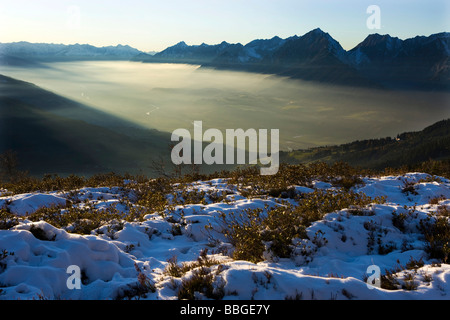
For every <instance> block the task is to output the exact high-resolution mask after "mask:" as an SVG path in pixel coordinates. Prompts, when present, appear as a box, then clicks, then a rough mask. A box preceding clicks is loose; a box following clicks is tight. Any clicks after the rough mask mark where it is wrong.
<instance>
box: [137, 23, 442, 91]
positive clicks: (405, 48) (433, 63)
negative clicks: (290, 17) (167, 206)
mask: <svg viewBox="0 0 450 320" xmlns="http://www.w3.org/2000/svg"><path fill="white" fill-rule="evenodd" d="M449 48H450V33H447V32H444V33H439V34H434V35H431V36H429V37H425V36H420V37H419V36H418V37H415V38H411V39H406V40H400V39H399V38H395V37H391V36H390V35H379V34H373V35H369V36H368V37H367V38H366V39H365V40H364V41H363V42H361V43H360V44H358V45H357V46H356V47H355V48H353V49H351V50H349V51H346V50H344V49H343V48H342V46H341V45H340V44H339V42H338V41H336V40H335V39H333V37H331V36H330V35H329V34H328V33H326V32H324V31H322V30H321V29H319V28H317V29H314V30H312V31H310V32H308V33H306V34H305V35H303V36H300V37H299V36H292V37H290V38H287V39H281V38H279V37H274V38H272V39H266V40H262V39H259V40H254V41H251V42H250V43H248V44H246V45H242V44H240V43H237V44H229V43H226V42H222V43H221V44H219V45H212V46H210V45H207V44H202V45H200V46H189V45H187V44H186V43H185V42H180V43H178V44H177V45H175V46H172V47H169V48H167V49H166V50H164V51H162V52H160V53H157V54H155V55H154V56H149V55H146V56H141V57H140V58H137V59H136V58H135V59H134V60H138V61H143V62H170V63H194V64H199V65H201V66H202V67H208V68H215V69H225V70H239V71H249V72H258V73H267V74H276V75H281V76H287V77H291V78H296V79H303V80H313V81H320V82H325V83H331V84H348V85H357V86H370V87H379V88H393V89H439V90H448V89H450V61H449V56H450V50H449Z"/></svg>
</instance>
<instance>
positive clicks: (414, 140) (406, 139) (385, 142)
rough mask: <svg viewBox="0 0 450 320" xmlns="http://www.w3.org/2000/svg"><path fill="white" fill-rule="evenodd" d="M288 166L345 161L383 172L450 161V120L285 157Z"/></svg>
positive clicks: (298, 152)
mask: <svg viewBox="0 0 450 320" xmlns="http://www.w3.org/2000/svg"><path fill="white" fill-rule="evenodd" d="M282 158H283V159H284V160H285V161H288V162H301V163H308V162H314V161H325V162H329V163H332V162H335V161H344V162H348V163H349V164H351V165H355V166H361V167H364V168H372V169H383V168H385V167H400V166H404V165H415V164H418V163H420V162H423V161H428V160H443V159H450V119H448V120H442V121H439V122H437V123H435V124H433V125H431V126H429V127H427V128H425V129H424V130H422V131H419V132H407V133H402V134H399V135H398V136H397V137H396V138H391V137H387V138H384V139H371V140H363V141H355V142H352V143H348V144H343V145H339V146H327V147H318V148H311V149H307V150H296V151H293V152H290V153H283V154H282Z"/></svg>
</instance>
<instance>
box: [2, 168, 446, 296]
mask: <svg viewBox="0 0 450 320" xmlns="http://www.w3.org/2000/svg"><path fill="white" fill-rule="evenodd" d="M405 181H408V182H411V183H415V191H416V193H414V194H413V193H406V192H403V191H402V188H403V187H404V183H405ZM363 182H364V183H363V184H362V185H359V186H356V187H354V191H355V192H364V193H365V194H366V195H368V196H370V197H372V198H374V197H380V196H383V197H385V198H386V202H385V203H383V204H372V205H369V206H368V207H367V208H366V210H365V211H364V212H363V213H359V214H353V213H352V211H351V208H348V209H343V210H340V211H337V212H330V213H328V214H326V215H325V216H324V218H323V219H322V220H319V221H316V222H314V223H313V224H312V225H311V226H310V227H309V228H307V230H306V232H307V234H308V237H309V239H296V240H295V241H296V244H297V246H296V249H295V250H294V252H293V255H292V257H291V258H277V257H273V256H272V255H271V254H270V252H266V254H265V257H266V260H265V261H262V262H259V263H252V262H248V261H239V260H233V259H232V258H231V257H229V256H227V255H225V254H224V253H223V251H222V250H219V249H224V248H229V249H230V248H232V246H231V244H229V243H227V240H226V239H225V238H224V237H223V236H222V237H221V235H219V234H214V235H215V236H216V238H215V239H216V240H217V241H218V242H220V241H222V242H221V243H220V244H217V243H216V244H214V243H213V242H212V241H211V235H212V233H214V231H210V232H208V230H206V228H205V226H208V225H211V226H213V227H218V226H219V224H218V223H219V222H218V217H219V215H220V214H225V215H227V214H230V213H233V212H238V211H240V210H244V209H249V208H251V209H254V208H260V209H261V210H267V208H268V207H275V206H279V205H280V203H279V201H278V200H279V199H276V198H272V197H252V198H246V197H244V196H243V195H241V194H240V193H239V192H238V189H237V187H236V186H235V185H232V184H229V183H228V181H227V179H214V180H211V181H198V182H195V183H191V184H190V185H189V186H187V188H186V190H199V191H205V192H217V193H218V194H226V197H225V199H224V200H223V201H220V202H214V201H211V199H208V197H206V198H205V201H203V202H202V203H199V204H187V205H174V206H173V208H172V211H171V216H172V220H170V219H165V218H164V217H163V215H162V214H161V212H160V213H157V212H154V213H151V214H147V215H146V216H145V217H144V219H143V221H140V222H123V225H122V228H118V229H117V230H112V228H111V226H112V223H113V222H111V223H110V224H109V225H108V224H106V225H104V226H102V227H100V228H99V229H98V230H97V232H94V231H93V232H92V234H90V235H79V234H73V233H69V232H68V230H70V229H67V230H65V229H61V228H56V227H54V226H52V225H50V224H48V223H46V222H44V221H40V222H32V221H30V220H28V219H27V214H30V213H32V212H34V211H36V210H37V209H38V208H41V207H49V206H51V205H66V200H68V197H69V193H67V192H66V193H63V192H60V193H58V192H53V193H39V192H36V193H27V194H18V195H8V192H7V191H6V190H3V194H2V195H1V196H0V204H1V206H2V207H4V208H6V209H7V210H10V212H12V213H14V214H17V215H18V216H20V217H22V220H21V221H20V222H19V224H18V225H16V226H14V227H12V228H11V229H9V230H0V284H1V286H0V299H5V300H10V299H23V300H26V299H36V298H38V297H44V298H47V299H85V300H96V299H116V298H121V297H124V296H126V294H127V292H129V290H130V288H133V286H136V285H137V284H138V272H137V269H136V266H137V267H138V268H139V269H140V270H142V272H143V273H144V274H145V276H146V277H147V278H148V279H150V280H151V281H152V283H154V284H155V290H154V292H152V291H149V292H147V293H146V294H145V295H144V296H140V297H139V298H141V299H149V300H156V299H177V288H176V285H174V284H176V283H178V284H179V283H181V280H180V279H178V278H173V277H171V276H169V275H168V274H167V273H165V272H164V269H165V268H166V266H167V265H168V260H169V259H171V258H173V257H174V256H176V257H177V260H178V263H179V264H181V263H182V262H184V263H188V262H194V261H197V258H198V257H199V255H200V253H201V251H202V250H204V249H205V248H208V249H209V251H208V257H210V258H213V259H215V260H217V261H219V262H220V265H221V267H220V268H222V269H221V270H219V264H218V263H217V264H215V265H213V266H211V267H210V268H211V270H214V271H215V274H217V275H218V276H217V277H216V278H215V282H214V285H215V286H217V287H220V286H222V287H223V289H224V296H223V299H224V300H244V299H256V300H265V299H271V300H284V299H295V298H302V299H323V300H329V299H344V300H346V299H384V300H395V299H449V295H450V265H447V264H436V263H433V262H435V261H433V260H430V259H428V256H427V253H426V252H425V242H424V240H423V237H422V236H421V234H420V233H419V232H418V227H419V223H420V220H421V219H426V218H427V217H428V215H429V214H430V213H433V212H436V211H437V208H438V206H442V205H447V206H448V205H450V182H449V181H448V180H447V179H445V178H442V177H439V178H438V179H437V178H433V177H431V176H430V175H427V174H423V173H409V174H405V175H402V176H384V177H365V178H363ZM131 184H132V182H130V185H131ZM293 187H294V189H295V190H296V192H297V193H299V194H307V193H310V192H313V191H314V189H331V188H333V187H332V185H331V184H329V183H327V182H323V181H314V183H312V185H309V186H308V187H306V186H293ZM122 192H123V190H122V189H121V188H107V187H102V188H82V189H79V190H74V191H73V192H71V193H70V197H71V199H74V197H77V198H78V199H79V200H81V201H80V202H78V204H76V205H79V206H83V205H86V203H90V204H91V205H94V206H95V207H97V208H102V207H103V206H105V205H108V204H111V203H115V204H117V208H118V209H119V210H120V211H122V212H124V213H127V212H128V210H129V208H128V207H127V206H125V205H123V206H120V204H119V200H118V199H119V198H120V196H121V193H122ZM437 197H439V199H440V200H439V203H438V204H430V199H434V198H437ZM168 198H169V199H171V198H170V197H168ZM287 201H290V202H291V203H295V202H294V201H293V200H290V199H287ZM433 203H434V202H433ZM393 212H396V213H399V214H400V213H404V214H407V213H408V212H414V214H411V215H407V216H408V218H407V219H406V222H405V230H399V229H398V228H397V227H396V226H395V225H394V224H393V219H392V217H393ZM166 214H167V215H168V214H169V211H167V212H166ZM167 215H166V216H167ZM173 220H176V221H173ZM174 225H177V226H178V227H179V228H180V232H177V233H174V232H173V227H174ZM32 228H34V229H36V228H38V229H41V230H42V233H43V234H44V235H45V238H46V239H42V238H41V239H38V238H37V237H36V236H34V235H33V233H32V232H31V231H32ZM30 230H31V231H30ZM111 230H112V231H111ZM318 234H319V235H320V234H321V235H322V239H326V241H325V240H323V241H322V242H320V241H314V240H313V239H314V238H315V236H317V235H318ZM371 236H372V237H373V238H374V239H375V241H374V242H373V243H372V244H370V243H369V238H370V237H371ZM381 246H384V247H387V246H391V250H388V251H387V252H383V253H381V252H380V250H381V249H382V248H381ZM3 250H6V254H4V255H2V252H3ZM412 258H413V259H414V260H416V261H420V260H421V259H422V261H423V262H424V265H423V266H419V267H418V268H417V269H416V270H415V271H414V272H413V271H411V270H397V272H396V277H397V279H398V281H399V283H400V284H402V283H406V282H405V281H407V280H405V279H407V276H412V277H413V278H414V285H415V290H406V289H403V288H400V289H398V290H386V289H381V288H378V287H373V286H372V287H370V286H368V284H367V283H366V282H365V279H366V278H367V276H369V274H368V273H367V269H368V267H369V266H371V265H376V266H378V267H379V268H380V270H381V274H385V272H386V270H394V269H395V268H396V267H397V266H399V265H401V266H405V265H406V264H407V263H408V262H409V261H410V260H411V259H412ZM71 265H75V266H78V267H79V268H80V270H81V271H82V285H81V289H69V288H68V286H67V280H68V278H69V276H70V274H69V273H67V268H68V267H69V266H71ZM219 271H220V272H219ZM192 274H193V270H190V271H188V272H187V273H186V274H185V275H183V279H187V278H189V277H190V276H192ZM196 298H200V299H202V298H203V299H206V297H205V296H204V295H202V294H200V293H198V294H196Z"/></svg>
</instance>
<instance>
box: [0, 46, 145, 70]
mask: <svg viewBox="0 0 450 320" xmlns="http://www.w3.org/2000/svg"><path fill="white" fill-rule="evenodd" d="M140 54H143V52H141V51H139V50H137V49H135V48H132V47H130V46H128V45H125V46H124V45H117V46H108V47H95V46H92V45H89V44H78V43H77V44H73V45H64V44H48V43H29V42H24V41H22V42H13V43H0V64H8V65H24V64H30V63H31V64H34V63H39V62H48V61H72V60H130V59H132V58H133V57H136V56H137V55H140Z"/></svg>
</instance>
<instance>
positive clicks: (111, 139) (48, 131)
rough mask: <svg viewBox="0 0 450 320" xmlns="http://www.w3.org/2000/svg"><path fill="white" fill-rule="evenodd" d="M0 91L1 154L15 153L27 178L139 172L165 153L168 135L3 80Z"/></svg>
mask: <svg viewBox="0 0 450 320" xmlns="http://www.w3.org/2000/svg"><path fill="white" fill-rule="evenodd" d="M0 89H1V90H0V137H1V139H0V154H1V153H3V152H5V151H7V150H12V151H14V152H16V153H17V158H18V162H19V168H18V169H20V170H25V171H29V173H30V174H32V175H41V174H45V173H58V174H63V175H64V174H72V173H74V174H83V175H85V174H95V173H104V172H110V171H114V172H117V173H119V172H122V173H124V172H130V173H132V172H136V173H138V172H140V171H139V170H141V169H143V170H145V169H148V167H149V165H150V163H151V161H152V159H157V155H159V154H163V155H165V154H169V151H168V144H169V143H170V135H169V134H168V133H163V132H159V131H156V130H150V129H143V128H140V127H137V126H136V125H134V124H131V123H128V122H127V121H124V120H122V119H118V118H116V117H114V116H111V115H108V114H106V113H103V112H100V111H97V110H95V109H92V108H90V107H89V106H86V105H83V104H80V103H77V102H75V101H72V100H69V99H66V98H64V97H61V96H58V95H56V94H54V93H52V92H49V91H46V90H44V89H42V88H39V87H37V86H35V85H33V84H31V83H27V82H23V81H19V80H15V79H13V78H9V77H6V76H2V75H0Z"/></svg>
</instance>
